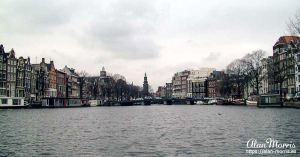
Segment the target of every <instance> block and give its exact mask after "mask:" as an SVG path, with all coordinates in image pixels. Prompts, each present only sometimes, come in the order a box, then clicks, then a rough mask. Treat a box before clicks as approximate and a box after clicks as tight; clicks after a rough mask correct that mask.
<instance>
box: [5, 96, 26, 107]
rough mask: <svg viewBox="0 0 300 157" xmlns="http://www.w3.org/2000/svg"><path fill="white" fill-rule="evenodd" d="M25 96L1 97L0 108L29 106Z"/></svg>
mask: <svg viewBox="0 0 300 157" xmlns="http://www.w3.org/2000/svg"><path fill="white" fill-rule="evenodd" d="M28 105H29V104H28V103H27V102H26V101H25V100H24V97H0V108H27V107H28Z"/></svg>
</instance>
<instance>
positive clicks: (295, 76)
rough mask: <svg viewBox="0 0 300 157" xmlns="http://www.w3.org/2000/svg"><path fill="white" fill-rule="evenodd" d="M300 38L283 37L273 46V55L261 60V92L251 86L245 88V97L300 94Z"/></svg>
mask: <svg viewBox="0 0 300 157" xmlns="http://www.w3.org/2000/svg"><path fill="white" fill-rule="evenodd" d="M299 48H300V37H298V36H281V37H280V38H279V39H278V40H277V41H276V42H275V44H274V46H273V55H272V56H268V57H266V58H263V59H262V60H261V63H260V66H261V69H262V70H261V74H260V75H261V76H260V79H261V81H260V84H259V92H257V91H255V88H253V87H251V86H250V85H248V86H245V87H244V88H245V89H244V97H245V98H247V97H248V96H249V95H252V94H260V95H261V94H280V91H281V92H282V95H283V96H284V97H285V96H288V95H290V96H292V95H295V94H296V93H300V50H299ZM250 81H251V80H250Z"/></svg>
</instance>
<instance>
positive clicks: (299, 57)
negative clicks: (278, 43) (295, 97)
mask: <svg viewBox="0 0 300 157" xmlns="http://www.w3.org/2000/svg"><path fill="white" fill-rule="evenodd" d="M291 48H292V49H294V50H295V49H296V50H297V51H296V52H295V61H296V64H295V82H296V91H295V92H296V93H299V92H300V51H299V49H300V40H298V41H297V42H295V43H293V45H292V47H291Z"/></svg>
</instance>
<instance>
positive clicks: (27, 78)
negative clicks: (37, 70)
mask: <svg viewBox="0 0 300 157" xmlns="http://www.w3.org/2000/svg"><path fill="white" fill-rule="evenodd" d="M31 71H32V67H31V63H30V58H29V57H28V58H27V59H25V64H24V92H25V93H24V94H25V100H27V101H30V99H31V84H32V82H31Z"/></svg>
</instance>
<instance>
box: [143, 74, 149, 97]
mask: <svg viewBox="0 0 300 157" xmlns="http://www.w3.org/2000/svg"><path fill="white" fill-rule="evenodd" d="M143 95H144V97H145V96H149V85H148V80H147V74H146V73H145V76H144V83H143Z"/></svg>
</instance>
